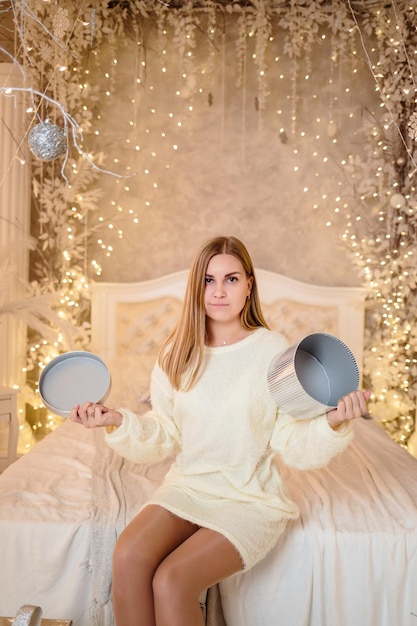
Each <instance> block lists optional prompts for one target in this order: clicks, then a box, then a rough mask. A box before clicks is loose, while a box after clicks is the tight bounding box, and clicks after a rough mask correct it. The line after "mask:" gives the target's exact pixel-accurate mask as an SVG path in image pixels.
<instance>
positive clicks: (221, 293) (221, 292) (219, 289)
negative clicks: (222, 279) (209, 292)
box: [214, 284, 226, 298]
mask: <svg viewBox="0 0 417 626" xmlns="http://www.w3.org/2000/svg"><path fill="white" fill-rule="evenodd" d="M225 295H226V290H225V288H224V285H223V284H220V285H216V288H215V290H214V296H215V298H224V297H225Z"/></svg>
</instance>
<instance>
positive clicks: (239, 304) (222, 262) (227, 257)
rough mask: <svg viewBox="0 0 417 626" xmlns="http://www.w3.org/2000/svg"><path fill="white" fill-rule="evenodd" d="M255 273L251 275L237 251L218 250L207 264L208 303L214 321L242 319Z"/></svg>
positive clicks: (209, 316)
mask: <svg viewBox="0 0 417 626" xmlns="http://www.w3.org/2000/svg"><path fill="white" fill-rule="evenodd" d="M251 287H252V277H250V278H247V276H246V273H245V270H244V269H243V265H242V263H241V262H240V261H239V259H238V258H237V257H235V256H233V254H216V255H215V256H213V257H212V258H211V259H210V261H209V264H208V266H207V272H206V289H205V295H204V305H205V309H206V315H207V317H208V318H210V319H212V320H213V321H218V322H222V321H223V322H230V321H233V320H235V319H239V320H240V313H241V311H242V309H243V307H244V306H245V302H246V298H247V297H248V295H250V291H251Z"/></svg>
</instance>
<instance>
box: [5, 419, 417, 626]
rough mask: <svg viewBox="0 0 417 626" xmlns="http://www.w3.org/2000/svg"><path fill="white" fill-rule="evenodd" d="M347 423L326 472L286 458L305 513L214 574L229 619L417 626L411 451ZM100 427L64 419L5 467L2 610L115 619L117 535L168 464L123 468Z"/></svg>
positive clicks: (82, 620)
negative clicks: (247, 566) (348, 437)
mask: <svg viewBox="0 0 417 626" xmlns="http://www.w3.org/2000/svg"><path fill="white" fill-rule="evenodd" d="M355 431H356V437H355V440H354V442H353V444H352V445H351V446H350V447H349V448H348V449H347V450H346V451H345V452H344V453H343V454H341V455H340V456H339V457H337V458H335V459H334V460H333V461H332V463H331V464H330V465H329V467H328V468H326V469H323V470H317V471H313V472H300V471H295V470H290V469H289V468H287V467H285V466H282V467H281V471H282V472H283V475H284V479H285V481H286V483H287V485H288V490H289V492H290V494H291V495H292V497H293V498H295V499H296V500H297V502H298V504H299V505H300V508H301V518H300V520H298V521H297V522H294V523H292V524H290V525H289V526H288V528H287V531H286V532H285V534H284V536H283V537H282V538H281V539H280V540H279V542H278V544H277V546H276V548H275V549H274V550H273V551H272V552H271V553H270V554H269V555H268V557H267V558H266V559H265V560H264V561H263V562H262V563H259V564H258V565H257V566H256V567H255V568H254V569H253V570H252V571H250V572H247V573H245V574H243V575H242V574H238V575H236V576H233V577H231V578H230V579H228V580H226V581H224V582H223V583H221V585H220V589H221V595H222V604H223V610H224V614H225V617H226V622H227V626H277V624H279V626H417V593H416V581H417V460H416V459H414V458H413V457H411V456H410V455H409V454H408V453H407V452H406V451H405V450H403V449H401V448H400V447H399V446H398V445H397V444H394V443H393V442H392V441H391V440H390V439H389V437H388V435H386V433H385V432H383V431H382V429H381V428H380V427H379V426H378V425H377V424H375V423H373V422H369V421H365V420H356V422H355ZM102 435H103V433H102V431H89V430H86V429H84V428H82V427H80V426H78V425H76V424H73V423H71V422H69V421H67V422H65V423H64V424H63V425H62V426H60V427H59V428H58V429H57V430H56V431H55V432H54V433H52V434H51V435H49V436H48V437H47V438H46V439H45V440H44V441H42V442H41V443H39V444H38V445H37V446H35V448H34V449H33V450H32V451H31V452H30V453H29V454H28V455H26V456H25V457H23V458H21V459H20V460H19V461H17V462H16V463H14V464H13V465H12V466H10V467H9V468H8V469H7V470H6V471H5V472H4V473H3V474H2V475H1V476H0V555H1V567H0V615H2V616H13V615H15V614H16V612H17V610H18V608H19V607H20V606H21V605H23V604H32V605H35V606H41V607H42V609H43V616H44V617H45V618H50V619H54V618H55V619H72V620H73V625H74V626H92V625H93V624H94V623H95V624H98V625H99V626H111V623H112V621H111V620H112V618H111V605H110V571H111V568H110V561H111V553H112V549H113V545H114V541H115V539H116V536H117V535H118V534H119V533H120V532H121V530H122V529H123V528H124V527H125V525H126V523H127V522H128V521H129V520H130V519H131V518H132V516H133V515H134V514H135V513H136V511H137V510H138V508H140V506H142V504H143V503H144V502H145V501H146V499H147V498H148V496H149V495H150V493H152V491H153V490H154V489H155V487H156V485H157V484H158V482H159V481H160V480H161V479H162V476H163V473H164V471H165V469H166V467H167V466H165V465H155V466H152V467H146V468H145V467H140V466H138V465H133V464H130V463H128V462H126V461H124V460H122V459H121V458H120V457H117V456H116V455H114V454H113V452H112V451H111V450H110V449H109V448H108V447H107V446H105V444H104V442H103V440H102ZM254 532H256V529H254ZM215 592H216V588H215V589H214V593H211V594H210V595H209V598H208V602H209V609H210V610H209V613H210V611H211V609H213V611H211V616H210V615H209V616H208V618H207V623H208V624H210V625H211V626H214V625H216V626H218V625H220V624H221V623H222V622H221V611H219V607H218V604H217V603H216V601H217V600H218V598H217V596H216V593H215ZM210 619H211V620H212V621H210Z"/></svg>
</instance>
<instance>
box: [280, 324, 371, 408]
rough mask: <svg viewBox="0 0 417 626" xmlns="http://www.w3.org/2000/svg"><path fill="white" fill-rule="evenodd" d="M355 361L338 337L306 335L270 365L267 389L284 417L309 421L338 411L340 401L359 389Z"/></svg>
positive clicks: (318, 334) (321, 334)
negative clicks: (287, 414)
mask: <svg viewBox="0 0 417 626" xmlns="http://www.w3.org/2000/svg"><path fill="white" fill-rule="evenodd" d="M358 385H359V369H358V366H357V363H356V361H355V357H354V356H353V354H352V352H351V351H350V350H349V348H348V347H347V346H346V345H345V344H344V343H343V341H341V340H340V339H339V338H338V337H334V336H333V335H329V334H326V333H313V334H311V335H307V336H306V337H304V339H302V340H301V341H300V342H299V343H297V344H294V345H292V346H290V347H289V348H287V349H286V350H284V352H282V353H280V354H278V355H277V356H276V357H275V358H274V359H273V360H272V361H271V363H270V366H269V370H268V387H269V390H270V393H271V395H272V397H273V399H274V401H275V403H276V404H277V405H278V406H279V408H280V409H281V410H282V411H283V412H284V413H289V414H290V415H292V416H293V417H296V418H300V419H308V418H311V417H316V416H317V415H320V414H322V413H325V412H326V411H328V410H330V409H332V408H335V407H336V406H337V402H338V400H339V399H340V398H341V397H342V396H344V395H346V394H348V393H350V392H351V391H355V390H357V389H358Z"/></svg>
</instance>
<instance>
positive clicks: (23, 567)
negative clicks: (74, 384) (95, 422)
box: [0, 422, 94, 626]
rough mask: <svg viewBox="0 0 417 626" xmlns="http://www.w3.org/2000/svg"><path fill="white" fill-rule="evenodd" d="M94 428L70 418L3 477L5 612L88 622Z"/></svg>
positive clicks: (0, 611) (78, 625)
mask: <svg viewBox="0 0 417 626" xmlns="http://www.w3.org/2000/svg"><path fill="white" fill-rule="evenodd" d="M93 455H94V441H93V433H92V432H91V431H87V430H85V429H81V428H79V427H77V425H76V424H73V423H71V422H65V423H64V424H63V425H62V426H60V427H59V428H58V429H57V430H56V431H54V432H53V433H51V434H50V435H48V437H46V438H45V439H44V440H43V441H41V442H40V443H38V444H37V445H36V446H35V447H34V448H33V449H32V450H31V451H30V453H29V454H27V455H26V456H24V457H22V458H21V459H19V460H18V461H17V462H16V463H14V464H13V465H11V466H9V467H8V468H7V469H6V470H5V471H4V472H3V474H2V475H1V477H0V555H1V556H0V558H1V567H0V615H2V616H14V615H15V614H16V612H17V610H18V608H19V607H20V606H21V605H23V604H33V605H35V606H41V607H42V609H43V617H45V618H51V619H53V618H58V619H72V620H74V624H75V626H88V625H89V624H90V620H89V609H90V595H91V581H92V575H91V562H90V516H91V482H92V480H91V462H92V458H93Z"/></svg>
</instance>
